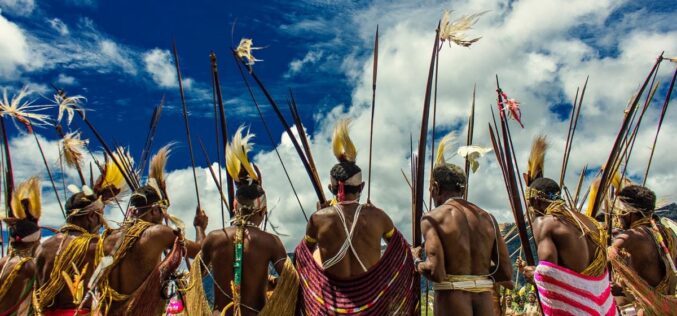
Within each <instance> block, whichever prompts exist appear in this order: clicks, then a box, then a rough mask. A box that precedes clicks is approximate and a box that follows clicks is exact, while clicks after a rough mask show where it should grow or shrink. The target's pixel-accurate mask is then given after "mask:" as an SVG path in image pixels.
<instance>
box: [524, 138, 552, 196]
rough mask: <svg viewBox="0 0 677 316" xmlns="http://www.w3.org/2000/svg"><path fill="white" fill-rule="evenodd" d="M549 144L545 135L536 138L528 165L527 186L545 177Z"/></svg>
mask: <svg viewBox="0 0 677 316" xmlns="http://www.w3.org/2000/svg"><path fill="white" fill-rule="evenodd" d="M547 149H548V143H547V142H546V137H545V136H544V135H539V136H536V138H535V139H534V142H533V143H532V144H531V153H530V154H529V163H528V165H527V174H526V179H525V180H526V181H525V182H526V185H527V186H529V185H530V184H531V183H532V182H533V181H534V180H536V179H538V178H542V177H543V165H544V164H545V152H546V151H547Z"/></svg>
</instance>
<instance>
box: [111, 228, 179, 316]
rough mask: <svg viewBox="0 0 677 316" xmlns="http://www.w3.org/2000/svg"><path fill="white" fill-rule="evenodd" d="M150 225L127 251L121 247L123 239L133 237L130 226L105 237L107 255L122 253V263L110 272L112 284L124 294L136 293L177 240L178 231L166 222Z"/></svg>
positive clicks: (115, 308) (113, 310)
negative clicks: (165, 223) (175, 238)
mask: <svg viewBox="0 0 677 316" xmlns="http://www.w3.org/2000/svg"><path fill="white" fill-rule="evenodd" d="M149 225H150V226H149V227H148V228H147V229H145V230H143V231H142V232H140V234H139V235H138V239H137V240H136V242H134V243H133V244H132V245H131V247H129V248H128V249H127V250H126V251H124V253H123V252H121V251H122V249H120V248H121V247H120V244H124V242H123V241H122V240H121V239H123V238H124V237H127V238H130V237H131V234H132V232H130V230H127V229H118V230H115V231H113V232H112V233H111V234H110V235H109V236H107V237H106V239H105V240H104V252H105V254H106V255H107V256H121V257H120V261H119V263H118V264H116V265H115V266H114V267H112V268H111V269H110V273H109V274H108V282H109V285H110V287H111V288H112V289H114V290H115V291H117V292H118V293H120V294H123V295H130V294H133V293H134V291H136V290H137V289H138V288H139V287H140V286H141V284H143V282H144V281H145V280H146V278H147V277H148V276H149V275H150V273H151V272H152V271H153V270H154V269H155V268H156V267H157V266H158V265H159V264H160V261H161V259H162V253H163V251H165V250H166V249H168V247H169V245H171V244H172V242H173V238H174V237H175V235H174V233H173V231H172V229H171V228H169V227H168V226H165V225H155V224H149ZM121 305H122V304H120V303H115V302H114V303H113V305H112V308H111V310H112V313H113V314H115V313H116V312H119V311H117V309H118V308H119V307H120V306H121Z"/></svg>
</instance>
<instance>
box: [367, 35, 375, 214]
mask: <svg viewBox="0 0 677 316" xmlns="http://www.w3.org/2000/svg"><path fill="white" fill-rule="evenodd" d="M377 74H378V25H376V36H374V68H373V69H372V79H371V125H370V128H369V176H368V177H367V203H371V154H372V152H373V139H374V113H375V112H376V77H377Z"/></svg>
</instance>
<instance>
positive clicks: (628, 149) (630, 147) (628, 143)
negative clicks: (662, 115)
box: [621, 71, 661, 179]
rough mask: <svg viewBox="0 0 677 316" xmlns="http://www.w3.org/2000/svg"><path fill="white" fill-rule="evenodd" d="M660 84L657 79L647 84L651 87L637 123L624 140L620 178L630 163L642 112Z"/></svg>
mask: <svg viewBox="0 0 677 316" xmlns="http://www.w3.org/2000/svg"><path fill="white" fill-rule="evenodd" d="M657 74H658V71H656V73H654V79H656V75H657ZM660 85H661V82H660V81H658V84H656V85H655V86H653V82H652V83H651V85H649V88H651V86H653V89H650V91H649V94H648V95H647V96H646V101H645V102H644V106H643V107H642V111H641V112H640V114H639V117H638V118H637V123H636V124H635V128H634V130H633V131H632V133H631V134H630V135H629V138H628V140H627V141H626V144H625V146H626V148H625V151H626V152H625V153H624V155H622V156H621V157H623V156H625V165H624V166H623V172H622V173H621V179H623V178H625V175H626V172H627V171H628V165H629V164H630V157H632V152H633V149H634V148H635V140H636V139H637V134H638V133H639V127H640V126H641V125H642V119H643V118H644V114H645V113H646V110H648V109H649V105H651V100H653V97H654V95H655V94H656V90H658V87H659V86H660Z"/></svg>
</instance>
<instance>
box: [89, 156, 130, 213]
mask: <svg viewBox="0 0 677 316" xmlns="http://www.w3.org/2000/svg"><path fill="white" fill-rule="evenodd" d="M120 153H122V155H121V154H120ZM131 160H132V158H131V156H129V153H128V152H127V151H126V150H124V149H121V148H119V149H118V150H116V152H115V153H113V157H108V156H106V164H105V165H104V167H103V170H102V172H101V175H100V176H99V178H97V179H96V182H95V183H94V193H96V195H98V196H102V197H103V201H104V202H105V201H109V200H111V199H112V198H113V197H115V196H117V195H118V194H120V193H121V192H122V191H124V190H125V189H126V188H127V182H126V181H125V176H124V175H123V172H125V171H123V170H120V168H119V167H118V164H119V165H120V166H124V164H125V163H126V162H127V161H131ZM116 161H117V163H116Z"/></svg>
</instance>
